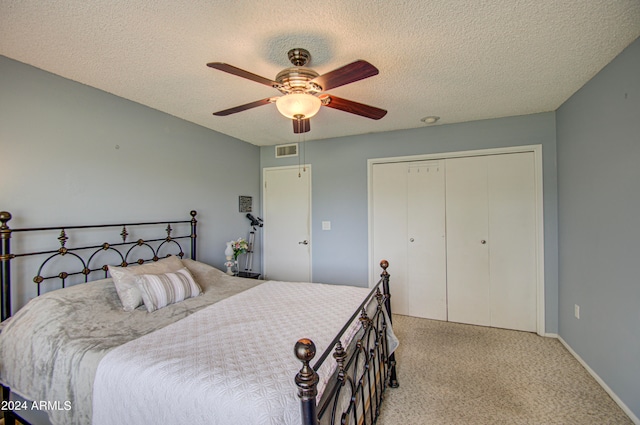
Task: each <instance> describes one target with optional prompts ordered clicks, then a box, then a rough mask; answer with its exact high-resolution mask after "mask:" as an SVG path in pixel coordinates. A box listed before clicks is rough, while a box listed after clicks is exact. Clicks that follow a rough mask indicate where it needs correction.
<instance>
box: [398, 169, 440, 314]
mask: <svg viewBox="0 0 640 425" xmlns="http://www.w3.org/2000/svg"><path fill="white" fill-rule="evenodd" d="M407 176H408V182H407V186H408V199H407V204H408V211H407V235H408V238H407V239H408V252H407V286H408V295H409V298H408V314H409V315H410V316H415V317H424V318H427V319H436V320H447V266H446V263H447V259H446V240H445V196H444V195H445V192H444V187H445V186H444V161H422V162H415V163H410V164H409V167H408V174H407Z"/></svg>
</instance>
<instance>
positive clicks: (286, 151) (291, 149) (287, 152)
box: [276, 143, 298, 158]
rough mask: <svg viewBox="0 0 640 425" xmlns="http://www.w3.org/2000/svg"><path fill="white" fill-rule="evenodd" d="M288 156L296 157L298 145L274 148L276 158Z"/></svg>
mask: <svg viewBox="0 0 640 425" xmlns="http://www.w3.org/2000/svg"><path fill="white" fill-rule="evenodd" d="M288 156H298V144H297V143H292V144H290V145H280V146H276V158H286V157H288Z"/></svg>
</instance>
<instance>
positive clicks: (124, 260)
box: [0, 211, 197, 320]
mask: <svg viewBox="0 0 640 425" xmlns="http://www.w3.org/2000/svg"><path fill="white" fill-rule="evenodd" d="M196 214H197V213H196V211H191V212H190V215H191V219H190V220H169V221H155V222H140V223H124V224H97V225H80V226H52V227H33V228H24V229H11V228H10V227H9V225H8V222H9V220H11V214H10V213H9V212H7V211H1V212H0V250H1V251H0V263H1V264H0V266H1V267H0V289H1V292H2V299H1V300H0V301H1V302H0V304H1V308H2V312H1V320H5V319H7V318H8V317H10V316H11V260H13V259H14V258H19V257H29V256H37V255H43V256H44V255H48V257H47V258H46V259H45V260H44V261H43V262H42V263H41V264H40V267H39V268H38V272H37V274H36V276H35V277H34V278H33V281H34V283H35V284H36V285H37V288H38V289H37V290H38V295H40V284H41V283H42V282H44V281H45V280H48V279H56V278H57V279H60V280H61V282H62V287H63V288H64V287H65V282H66V279H67V278H68V277H69V276H74V275H84V281H85V282H88V279H89V274H90V273H92V272H96V271H102V272H104V277H107V270H108V266H109V265H114V266H116V265H117V266H121V267H126V266H127V265H129V264H143V263H145V262H149V261H158V260H159V258H160V257H159V256H158V254H159V252H160V249H161V248H162V247H163V246H166V245H175V246H176V247H177V248H178V250H179V252H178V254H177V255H178V256H179V257H180V258H182V257H184V251H183V249H182V246H181V245H180V243H179V242H178V240H180V239H186V238H189V239H190V240H191V255H190V257H191V259H192V260H195V259H196V237H197V235H196V225H197V220H196ZM181 223H190V224H191V233H190V234H189V235H180V236H173V235H172V234H171V233H172V232H173V230H174V229H173V228H172V227H171V225H177V224H181ZM165 224H166V225H167V227H166V229H165V232H166V236H164V237H162V238H154V239H147V240H145V239H137V240H135V241H128V240H127V238H128V236H129V234H130V233H129V230H128V229H127V227H129V229H130V228H132V227H138V226H150V225H165ZM112 227H115V228H121V231H120V238H121V241H119V242H116V243H109V242H104V243H102V244H99V245H87V246H78V247H73V248H69V247H67V241H68V240H69V236H68V233H67V231H68V230H72V229H100V228H112ZM51 230H55V231H58V230H59V231H60V236H58V238H57V239H58V242H59V244H60V247H59V248H57V249H54V250H45V251H34V252H25V253H13V252H11V236H12V234H13V233H16V232H39V231H51ZM158 243H159V244H158ZM154 244H157V246H155V247H154ZM140 247H145V248H146V250H147V255H146V258H142V257H140V258H138V259H136V260H129V258H130V256H131V255H132V253H133V251H134V250H135V249H136V248H140ZM105 251H109V252H115V253H116V255H117V257H118V258H119V259H120V262H119V263H117V264H103V265H101V266H95V268H91V262H92V260H93V259H94V258H95V257H96V255H97V254H98V253H100V252H105ZM136 251H137V250H136ZM64 256H70V257H73V258H75V259H76V260H78V261H79V264H81V265H82V267H78V269H75V270H74V271H72V272H67V271H61V272H59V273H58V274H54V275H49V276H42V273H43V269H44V267H45V265H47V263H49V261H50V260H52V259H54V258H56V257H64Z"/></svg>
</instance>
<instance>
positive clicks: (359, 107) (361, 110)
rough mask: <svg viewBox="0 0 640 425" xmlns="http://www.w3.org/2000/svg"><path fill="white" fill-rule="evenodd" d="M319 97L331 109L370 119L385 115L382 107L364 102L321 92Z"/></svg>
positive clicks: (377, 118)
mask: <svg viewBox="0 0 640 425" xmlns="http://www.w3.org/2000/svg"><path fill="white" fill-rule="evenodd" d="M319 97H320V100H322V105H323V106H327V107H329V108H333V109H339V110H341V111H345V112H349V113H351V114H356V115H360V116H363V117H366V118H371V119H372V120H379V119H380V118H382V117H384V116H385V115H387V111H385V110H384V109H380V108H376V107H375V106H369V105H365V104H364V103H358V102H354V101H353V100H347V99H342V98H340V97H337V96H334V95H328V94H323V95H321V96H319Z"/></svg>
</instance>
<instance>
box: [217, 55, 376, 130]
mask: <svg viewBox="0 0 640 425" xmlns="http://www.w3.org/2000/svg"><path fill="white" fill-rule="evenodd" d="M288 57H289V60H290V61H291V63H292V64H293V67H291V68H287V69H284V70H282V71H280V72H279V73H278V75H276V78H275V80H270V79H268V78H264V77H261V76H259V75H256V74H253V73H251V72H248V71H245V70H243V69H240V68H236V67H235V66H232V65H229V64H226V63H223V62H211V63H208V64H207V66H209V67H211V68H213V69H218V70H220V71H224V72H227V73H229V74H233V75H236V76H238V77H242V78H246V79H248V80H251V81H255V82H256V83H260V84H264V85H266V86H270V87H273V88H275V89H277V90H279V91H280V92H281V93H282V94H283V96H275V97H268V98H266V99H261V100H256V101H255V102H251V103H247V104H244V105H240V106H236V107H234V108H229V109H225V110H222V111H218V112H214V113H213V115H217V116H226V115H231V114H235V113H237V112H242V111H246V110H247V109H252V108H256V107H258V106H262V105H267V104H269V103H275V104H276V107H277V108H278V111H280V113H281V114H282V115H284V116H285V117H287V118H290V119H292V120H293V132H294V133H306V132H308V131H309V130H311V125H310V123H309V118H311V117H312V116H314V115H315V114H316V113H317V112H318V111H319V110H320V107H322V106H327V107H329V108H333V109H338V110H341V111H345V112H349V113H352V114H355V115H360V116H363V117H366V118H371V119H374V120H379V119H380V118H382V117H384V116H385V115H386V113H387V111H385V110H384V109H380V108H376V107H374V106H369V105H365V104H363V103H358V102H354V101H352V100H347V99H342V98H340V97H337V96H334V95H332V94H328V93H324V92H325V91H327V90H331V89H334V88H336V87H340V86H344V85H345V84H349V83H353V82H355V81H358V80H363V79H365V78H369V77H373V76H374V75H377V74H378V68H376V67H375V66H373V65H371V64H370V63H369V62H367V61H364V60H357V61H355V62H352V63H350V64H348V65H345V66H343V67H341V68H338V69H335V70H333V71H331V72H328V73H326V74H323V75H320V74H318V73H317V72H316V71H314V70H313V69H311V68H307V67H305V65H306V64H307V63H308V62H309V61H310V60H311V54H310V53H309V51H307V50H305V49H301V48H296V49H291V50H289V52H288Z"/></svg>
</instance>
